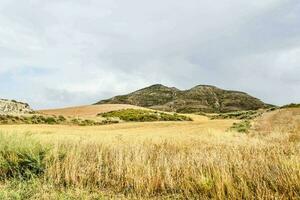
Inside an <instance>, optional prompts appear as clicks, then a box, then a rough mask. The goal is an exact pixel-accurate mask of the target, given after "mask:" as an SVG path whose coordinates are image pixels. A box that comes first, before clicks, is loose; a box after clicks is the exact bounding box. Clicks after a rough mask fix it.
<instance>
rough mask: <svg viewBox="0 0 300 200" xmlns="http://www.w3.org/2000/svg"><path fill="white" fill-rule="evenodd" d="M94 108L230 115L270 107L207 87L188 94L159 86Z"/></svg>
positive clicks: (144, 89) (192, 89)
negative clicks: (128, 107)
mask: <svg viewBox="0 0 300 200" xmlns="http://www.w3.org/2000/svg"><path fill="white" fill-rule="evenodd" d="M96 104H131V105H136V106H142V107H147V108H152V109H157V110H162V111H170V112H179V113H194V112H230V111H240V110H257V109H260V108H268V107H270V105H268V104H265V103H264V102H262V101H261V100H259V99H257V98H255V97H252V96H250V95H248V94H247V93H244V92H239V91H230V90H223V89H220V88H217V87H215V86H209V85H198V86H196V87H193V88H191V89H189V90H179V89H177V88H174V87H166V86H164V85H160V84H156V85H152V86H150V87H147V88H143V89H141V90H138V91H135V92H133V93H130V94H127V95H121V96H116V97H113V98H111V99H107V100H102V101H99V102H98V103H96Z"/></svg>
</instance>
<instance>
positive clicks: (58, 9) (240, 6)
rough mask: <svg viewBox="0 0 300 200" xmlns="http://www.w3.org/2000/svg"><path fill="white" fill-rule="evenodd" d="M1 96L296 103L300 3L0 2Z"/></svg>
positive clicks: (32, 100) (49, 104) (44, 100)
mask: <svg viewBox="0 0 300 200" xmlns="http://www.w3.org/2000/svg"><path fill="white" fill-rule="evenodd" d="M0 25H1V26H0V80H1V84H0V98H7V99H16V100H19V101H24V102H27V103H29V104H30V105H31V107H33V108H35V109H42V108H55V107H65V106H75V105H83V104H92V103H95V102H97V101H99V100H101V99H105V98H109V97H112V96H115V95H120V94H126V93H128V92H132V91H134V90H137V89H140V88H142V87H145V86H149V85H152V84H156V83H160V84H164V85H167V86H174V87H177V88H179V89H189V88H191V87H193V86H195V85H199V84H206V85H215V86H217V87H220V88H223V89H231V90H240V91H244V92H247V93H249V94H251V95H253V96H255V97H258V98H259V99H261V100H263V101H265V102H267V103H272V104H276V105H282V104H287V103H291V102H300V1H299V0H251V1H241V0H222V1H212V0H185V1H179V0H177V1H174V0H163V1H162V0H151V1H149V0H147V1H146V0H126V1H124V0H64V1H62V0H1V1H0Z"/></svg>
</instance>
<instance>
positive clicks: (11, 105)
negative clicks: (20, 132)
mask: <svg viewBox="0 0 300 200" xmlns="http://www.w3.org/2000/svg"><path fill="white" fill-rule="evenodd" d="M29 113H33V110H32V109H31V108H30V106H29V105H28V104H27V103H22V102H17V101H15V100H7V99H0V115H21V114H29Z"/></svg>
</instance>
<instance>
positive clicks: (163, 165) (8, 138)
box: [0, 132, 300, 199]
mask: <svg viewBox="0 0 300 200" xmlns="http://www.w3.org/2000/svg"><path fill="white" fill-rule="evenodd" d="M84 134H86V133H84ZM82 136H83V135H82ZM82 136H80V137H79V139H78V140H76V139H75V138H74V135H73V139H66V140H65V139H64V137H65V136H61V138H58V137H57V136H55V137H53V138H56V139H49V138H48V136H47V137H46V135H40V136H38V135H34V134H24V133H23V134H14V135H9V134H8V133H7V134H1V139H0V187H1V190H0V199H118V198H120V199H122V198H124V199H266V198H270V199H276V198H278V199H298V198H300V166H299V163H300V156H299V155H300V149H299V141H297V140H296V141H295V140H294V141H290V135H289V134H281V133H276V132H273V133H270V134H268V135H260V134H254V135H248V134H247V135H245V134H234V133H227V134H219V133H214V132H211V133H210V134H203V133H202V134H199V135H194V134H193V135H189V136H188V137H187V136H186V135H185V136H183V135H181V136H176V137H175V138H168V137H164V139H160V140H148V139H146V138H145V139H142V138H140V139H139V140H137V139H136V140H134V139H128V140H126V138H120V137H118V138H114V137H111V138H110V139H105V140H103V137H102V136H99V137H97V136H93V137H92V138H85V139H84V140H82ZM44 138H45V139H44Z"/></svg>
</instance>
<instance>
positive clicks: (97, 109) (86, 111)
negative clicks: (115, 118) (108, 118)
mask: <svg viewBox="0 0 300 200" xmlns="http://www.w3.org/2000/svg"><path fill="white" fill-rule="evenodd" d="M128 108H133V109H145V108H141V107H138V106H133V105H126V104H105V105H86V106H77V107H69V108H61V109H50V110H39V112H40V113H42V114H47V115H62V116H65V117H68V116H71V117H95V116H96V115H97V114H99V113H105V112H110V111H115V110H121V109H128Z"/></svg>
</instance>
